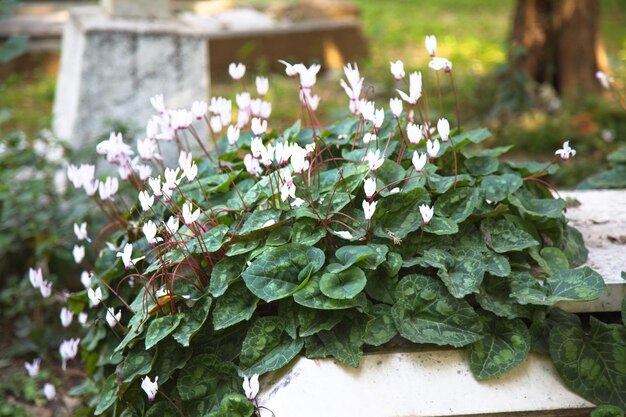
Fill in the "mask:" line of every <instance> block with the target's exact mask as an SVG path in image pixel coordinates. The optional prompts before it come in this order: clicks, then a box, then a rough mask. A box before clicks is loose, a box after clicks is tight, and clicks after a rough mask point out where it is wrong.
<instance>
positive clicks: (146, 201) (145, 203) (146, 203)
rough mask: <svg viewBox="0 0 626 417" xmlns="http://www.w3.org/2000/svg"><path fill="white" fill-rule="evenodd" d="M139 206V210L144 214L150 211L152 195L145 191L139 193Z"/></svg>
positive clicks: (152, 200) (152, 202) (152, 201)
mask: <svg viewBox="0 0 626 417" xmlns="http://www.w3.org/2000/svg"><path fill="white" fill-rule="evenodd" d="M139 204H141V209H142V210H143V211H144V212H145V211H148V210H150V208H151V207H152V205H153V204H154V195H150V194H148V192H147V191H140V192H139Z"/></svg>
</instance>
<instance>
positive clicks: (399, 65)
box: [389, 60, 405, 80]
mask: <svg viewBox="0 0 626 417" xmlns="http://www.w3.org/2000/svg"><path fill="white" fill-rule="evenodd" d="M389 64H390V66H391V73H392V74H393V78H395V79H396V80H401V79H403V78H404V75H405V74H404V62H402V61H400V60H397V61H396V62H390V63H389Z"/></svg>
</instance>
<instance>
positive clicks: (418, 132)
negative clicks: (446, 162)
mask: <svg viewBox="0 0 626 417" xmlns="http://www.w3.org/2000/svg"><path fill="white" fill-rule="evenodd" d="M406 135H407V137H408V138H409V142H410V143H411V144H413V145H418V144H419V143H420V141H421V140H422V138H423V137H424V134H423V132H422V127H421V126H420V125H416V124H415V123H410V122H409V124H408V125H407V126H406Z"/></svg>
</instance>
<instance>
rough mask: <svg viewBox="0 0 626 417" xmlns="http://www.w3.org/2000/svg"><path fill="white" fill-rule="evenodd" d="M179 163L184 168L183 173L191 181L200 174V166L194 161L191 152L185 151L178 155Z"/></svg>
mask: <svg viewBox="0 0 626 417" xmlns="http://www.w3.org/2000/svg"><path fill="white" fill-rule="evenodd" d="M178 165H179V166H180V169H182V170H183V175H184V176H185V177H187V180H188V181H189V182H193V180H194V179H195V178H196V175H198V166H197V165H196V164H195V162H193V156H192V155H191V152H189V153H187V152H185V151H181V152H180V156H179V157H178Z"/></svg>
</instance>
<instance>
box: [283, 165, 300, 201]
mask: <svg viewBox="0 0 626 417" xmlns="http://www.w3.org/2000/svg"><path fill="white" fill-rule="evenodd" d="M281 176H282V177H283V185H281V187H280V201H287V199H288V198H289V197H291V198H296V186H295V185H294V183H293V179H292V178H291V173H290V172H289V170H288V169H287V168H286V169H285V171H283V172H282V175H281Z"/></svg>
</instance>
